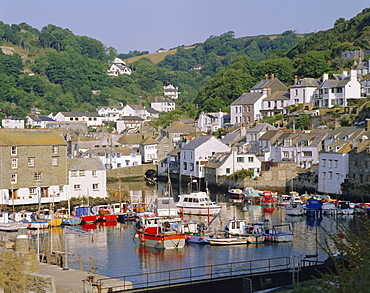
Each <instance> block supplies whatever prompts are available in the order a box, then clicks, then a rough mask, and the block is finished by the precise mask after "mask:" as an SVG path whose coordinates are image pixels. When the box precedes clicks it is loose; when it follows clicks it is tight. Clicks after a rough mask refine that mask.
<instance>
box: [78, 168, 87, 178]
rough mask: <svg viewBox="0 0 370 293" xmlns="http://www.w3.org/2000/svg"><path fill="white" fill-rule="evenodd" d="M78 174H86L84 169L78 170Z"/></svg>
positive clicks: (80, 175) (81, 175) (83, 175)
mask: <svg viewBox="0 0 370 293" xmlns="http://www.w3.org/2000/svg"><path fill="white" fill-rule="evenodd" d="M78 176H79V177H85V176H86V174H85V170H79V171H78Z"/></svg>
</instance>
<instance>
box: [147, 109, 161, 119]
mask: <svg viewBox="0 0 370 293" xmlns="http://www.w3.org/2000/svg"><path fill="white" fill-rule="evenodd" d="M146 111H147V112H148V114H149V120H156V119H158V118H159V112H158V111H157V110H155V109H153V108H146Z"/></svg>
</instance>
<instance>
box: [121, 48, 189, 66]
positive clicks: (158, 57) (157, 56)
mask: <svg viewBox="0 0 370 293" xmlns="http://www.w3.org/2000/svg"><path fill="white" fill-rule="evenodd" d="M190 48H193V47H184V49H190ZM176 52H177V49H173V50H169V51H166V52H159V53H152V54H146V55H141V56H136V57H132V58H128V59H125V60H124V61H125V62H126V63H128V64H129V63H132V62H134V61H137V60H139V59H141V58H144V57H146V58H149V59H150V60H151V61H152V62H153V63H154V64H156V63H158V62H160V61H162V60H163V59H164V58H166V56H167V55H172V54H175V53H176Z"/></svg>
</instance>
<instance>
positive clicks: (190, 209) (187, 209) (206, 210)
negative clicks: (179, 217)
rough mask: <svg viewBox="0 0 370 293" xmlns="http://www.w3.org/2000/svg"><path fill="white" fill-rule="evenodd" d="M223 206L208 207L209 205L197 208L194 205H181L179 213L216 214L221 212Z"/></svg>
mask: <svg viewBox="0 0 370 293" xmlns="http://www.w3.org/2000/svg"><path fill="white" fill-rule="evenodd" d="M220 210H221V208H218V207H217V208H214V207H212V208H207V207H204V208H201V207H197V208H195V207H194V208H193V207H180V208H179V213H180V214H184V215H202V216H207V215H210V216H214V215H217V214H218V213H219V212H220Z"/></svg>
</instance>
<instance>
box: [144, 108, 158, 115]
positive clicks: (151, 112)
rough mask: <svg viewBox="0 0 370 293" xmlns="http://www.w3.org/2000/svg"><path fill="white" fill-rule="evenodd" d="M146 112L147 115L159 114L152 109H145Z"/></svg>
mask: <svg viewBox="0 0 370 293" xmlns="http://www.w3.org/2000/svg"><path fill="white" fill-rule="evenodd" d="M146 111H147V112H148V113H149V114H159V111H157V110H155V109H153V108H146Z"/></svg>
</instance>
